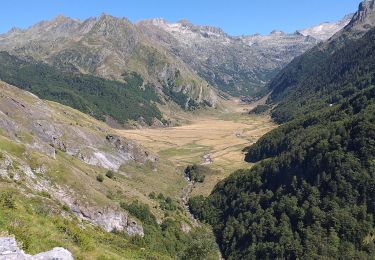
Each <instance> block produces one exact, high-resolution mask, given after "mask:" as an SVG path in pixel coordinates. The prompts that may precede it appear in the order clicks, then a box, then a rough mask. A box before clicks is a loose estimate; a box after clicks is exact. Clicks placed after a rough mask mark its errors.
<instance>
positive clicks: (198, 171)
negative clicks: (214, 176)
mask: <svg viewBox="0 0 375 260" xmlns="http://www.w3.org/2000/svg"><path fill="white" fill-rule="evenodd" d="M210 172H211V169H210V168H208V167H207V166H203V165H197V164H194V165H190V166H188V167H186V169H185V175H186V177H188V178H189V180H190V181H193V182H204V179H205V178H206V175H207V174H209V173H210Z"/></svg>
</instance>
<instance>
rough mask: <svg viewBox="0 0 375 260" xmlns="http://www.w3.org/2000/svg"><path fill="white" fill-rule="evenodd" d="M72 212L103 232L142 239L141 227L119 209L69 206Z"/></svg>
mask: <svg viewBox="0 0 375 260" xmlns="http://www.w3.org/2000/svg"><path fill="white" fill-rule="evenodd" d="M71 209H72V211H73V212H74V213H75V214H76V215H77V216H78V217H79V218H81V219H84V220H86V221H88V222H90V223H92V224H94V225H97V226H100V227H102V228H103V229H104V230H105V231H107V232H111V231H125V232H127V233H128V234H129V235H138V236H141V237H143V236H144V231H143V227H142V226H141V225H139V224H138V223H137V222H136V221H135V220H134V219H131V218H129V217H128V215H127V214H126V213H125V212H124V211H123V210H121V209H113V208H110V207H106V208H98V207H86V208H83V207H80V208H79V207H77V206H76V205H72V206H71Z"/></svg>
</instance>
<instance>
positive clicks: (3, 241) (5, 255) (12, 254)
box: [0, 237, 73, 260]
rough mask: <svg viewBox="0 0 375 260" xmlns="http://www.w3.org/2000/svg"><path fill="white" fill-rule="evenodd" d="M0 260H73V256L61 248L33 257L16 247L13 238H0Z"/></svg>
mask: <svg viewBox="0 0 375 260" xmlns="http://www.w3.org/2000/svg"><path fill="white" fill-rule="evenodd" d="M0 260H73V256H72V254H71V253H70V252H69V251H68V250H66V249H64V248H62V247H55V248H53V249H52V250H50V251H47V252H43V253H39V254H37V255H34V256H32V255H28V254H25V252H24V251H23V250H21V249H20V248H19V247H18V245H17V241H16V239H15V238H14V237H0Z"/></svg>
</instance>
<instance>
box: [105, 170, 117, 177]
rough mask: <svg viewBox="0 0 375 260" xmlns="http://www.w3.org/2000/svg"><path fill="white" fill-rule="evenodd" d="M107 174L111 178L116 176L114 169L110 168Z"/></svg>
mask: <svg viewBox="0 0 375 260" xmlns="http://www.w3.org/2000/svg"><path fill="white" fill-rule="evenodd" d="M105 176H107V177H108V178H110V179H113V177H115V173H114V172H113V171H111V170H109V171H107V173H106V174H105Z"/></svg>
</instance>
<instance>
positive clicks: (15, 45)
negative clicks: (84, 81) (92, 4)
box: [0, 14, 218, 108]
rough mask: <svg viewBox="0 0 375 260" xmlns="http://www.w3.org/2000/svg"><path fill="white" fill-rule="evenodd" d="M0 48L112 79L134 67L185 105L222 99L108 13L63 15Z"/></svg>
mask: <svg viewBox="0 0 375 260" xmlns="http://www.w3.org/2000/svg"><path fill="white" fill-rule="evenodd" d="M0 49H1V50H5V51H8V52H9V53H11V54H14V55H17V56H19V57H24V58H25V57H32V58H33V59H35V60H37V61H42V62H46V63H48V64H50V65H52V66H54V67H57V68H59V69H63V70H65V71H69V72H80V73H83V74H93V75H97V76H100V77H104V78H109V79H116V80H124V79H123V76H124V75H127V74H131V73H134V72H135V73H137V74H139V75H141V77H142V78H143V80H144V82H145V84H149V85H152V86H153V87H154V88H155V89H156V90H157V91H158V92H159V94H160V95H161V96H163V97H169V98H171V99H173V100H175V101H176V102H178V103H179V105H180V106H182V107H183V108H189V107H194V106H198V105H201V104H203V105H209V106H215V105H216V103H217V101H218V100H217V96H216V95H215V93H214V91H213V90H212V88H211V87H209V86H208V84H207V82H205V81H204V80H202V79H201V78H200V77H198V76H197V75H196V74H195V73H194V72H193V71H192V70H190V69H189V68H188V67H187V66H186V65H185V64H184V63H183V62H181V61H180V60H178V59H176V58H175V57H173V56H171V55H169V54H168V53H167V52H166V51H165V50H164V49H163V48H162V47H161V46H159V45H158V44H157V43H155V42H152V41H150V40H149V39H148V38H147V37H145V36H144V35H143V34H142V33H140V32H139V31H138V29H137V28H136V27H135V26H134V25H132V24H131V23H130V22H129V21H128V20H127V19H125V18H115V17H112V16H109V15H105V14H103V15H102V16H100V17H99V18H90V19H87V20H85V21H79V20H75V19H70V18H66V17H63V16H59V17H56V18H55V19H54V20H51V21H43V22H40V23H38V24H36V25H34V26H32V27H30V28H28V29H26V30H19V29H14V30H11V31H10V32H8V33H7V34H3V35H1V36H0ZM163 93H164V95H163ZM189 101H191V102H189Z"/></svg>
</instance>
